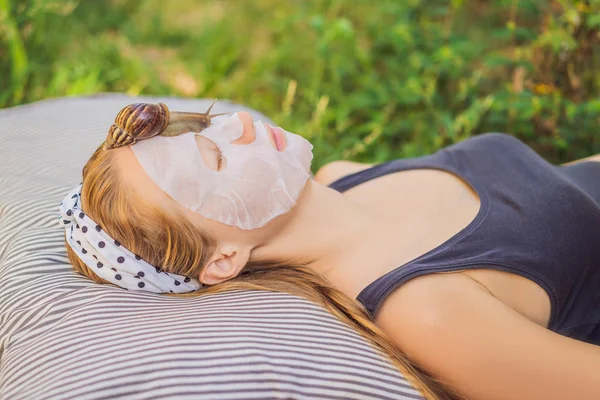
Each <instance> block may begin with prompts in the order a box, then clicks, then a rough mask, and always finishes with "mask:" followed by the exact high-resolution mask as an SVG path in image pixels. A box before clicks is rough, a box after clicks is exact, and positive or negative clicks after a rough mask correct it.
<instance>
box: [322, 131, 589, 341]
mask: <svg viewBox="0 0 600 400" xmlns="http://www.w3.org/2000/svg"><path fill="white" fill-rule="evenodd" d="M410 169H438V170H443V171H446V172H449V173H452V174H454V175H455V176H457V177H459V178H461V179H462V180H463V181H465V182H466V183H468V184H469V185H470V186H471V187H472V188H473V190H474V191H475V192H477V194H478V196H479V198H480V202H481V206H480V209H479V212H478V213H477V215H476V217H475V218H474V219H473V221H472V222H471V223H470V224H469V225H467V226H466V227H465V228H464V229H462V230H461V231H460V232H458V233H457V234H456V235H454V236H452V237H451V238H450V239H448V240H447V241H445V242H444V243H442V244H441V245H439V246H438V247H436V248H434V249H432V250H430V251H428V252H427V253H425V254H423V255H421V256H419V257H417V258H416V259H414V260H412V261H410V262H408V263H406V264H404V265H401V266H399V267H397V268H396V269H394V270H393V271H390V272H389V273H387V274H385V275H383V276H382V277H380V278H378V279H376V280H375V281H374V282H372V283H371V284H369V285H368V286H367V287H365V288H364V289H363V290H362V291H361V292H360V293H359V295H358V297H357V300H358V301H360V302H361V303H362V304H364V306H365V307H366V308H367V310H368V311H369V312H370V313H371V315H372V316H373V318H374V317H375V315H376V313H377V312H378V310H379V307H380V306H381V304H382V302H383V301H384V300H385V298H386V297H387V296H388V295H390V294H391V293H392V292H393V291H394V290H395V289H396V288H398V287H399V286H400V285H402V284H403V283H405V282H407V281H408V280H410V279H412V278H416V277H418V276H421V275H425V274H431V273H437V272H449V271H457V270H464V269H475V268H487V269H494V270H500V271H506V272H510V273H513V274H517V275H520V276H523V277H525V278H527V279H530V280H532V281H533V282H535V283H537V284H538V285H540V286H541V287H542V288H543V289H544V290H545V291H546V292H547V293H548V296H549V297H550V302H551V314H550V321H549V324H548V329H550V330H553V331H555V332H557V333H560V334H562V335H565V336H569V337H572V338H574V339H578V340H582V341H585V342H589V343H593V344H597V345H600V163H599V162H594V161H590V162H583V163H579V164H575V165H570V166H555V165H552V164H550V163H548V162H547V161H545V160H544V159H543V158H541V157H540V156H539V155H538V154H537V153H535V152H534V151H533V150H532V149H531V148H529V147H528V146H527V145H525V144H524V143H523V142H521V141H520V140H518V139H517V138H515V137H513V136H509V135H504V134H497V133H489V134H484V135H478V136H475V137H472V138H470V139H467V140H464V141H462V142H459V143H457V144H454V145H452V146H449V147H447V148H445V149H442V150H440V151H438V152H436V153H434V154H432V155H428V156H424V157H417V158H408V159H400V160H394V161H390V162H386V163H383V164H378V165H376V166H373V167H371V168H368V169H366V170H362V171H360V172H357V173H354V174H350V175H347V176H345V177H343V178H341V179H338V180H337V181H335V182H333V183H332V184H331V185H330V187H331V188H333V189H335V190H337V191H340V192H343V191H345V190H348V189H350V188H352V187H354V186H357V185H359V184H361V183H363V182H366V181H369V180H371V179H375V178H378V177H380V176H383V175H387V174H390V173H394V172H398V171H405V170H410Z"/></svg>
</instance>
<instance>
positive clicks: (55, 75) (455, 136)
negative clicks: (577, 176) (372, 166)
mask: <svg viewBox="0 0 600 400" xmlns="http://www.w3.org/2000/svg"><path fill="white" fill-rule="evenodd" d="M599 28H600V0H591V1H588V2H584V1H566V0H562V1H542V0H527V1H517V0H497V1H494V2H489V1H483V0H480V1H461V0H453V1H438V0H402V1H399V0H378V1H372V0H370V1H365V0H330V1H324V0H321V1H317V0H303V1H281V0H254V1H245V0H243V1H242V0H221V1H218V0H214V1H192V0H177V1H163V0H135V1H134V0H112V1H109V0H104V1H83V0H80V1H76V0H0V77H1V78H0V106H1V107H9V106H12V105H17V104H23V103H28V102H32V101H35V100H39V99H44V98H50V97H58V96H71V95H85V94H91V93H96V92H106V91H118V92H125V93H128V94H131V95H138V94H152V95H177V96H182V97H208V98H215V97H216V98H221V99H230V100H232V101H234V102H239V103H243V104H246V105H249V106H251V107H253V108H255V109H258V110H260V111H262V112H264V113H265V114H267V115H269V116H270V117H271V118H272V119H273V120H275V121H276V122H277V123H278V124H279V125H281V126H284V127H285V128H286V129H288V130H290V131H293V132H296V133H300V134H302V135H304V136H305V137H307V138H308V139H310V140H311V141H312V142H313V144H314V145H315V164H314V167H315V168H317V167H318V166H320V165H322V164H323V163H325V162H328V161H331V160H334V159H352V160H359V161H369V162H380V161H384V160H389V159H392V158H395V157H412V156H418V155H422V154H427V153H430V152H433V151H435V150H437V149H439V148H441V147H444V146H447V145H449V144H452V143H454V142H457V141H459V140H462V139H464V138H466V137H469V136H472V135H475V134H478V133H483V132H490V131H495V132H508V133H512V134H514V135H516V136H518V137H520V138H521V139H522V140H524V141H525V142H527V143H528V144H530V145H531V146H532V147H534V148H535V149H536V150H537V151H538V152H539V153H540V154H542V155H543V156H544V157H546V158H547V159H548V160H550V161H552V162H557V163H558V162H566V161H568V160H571V159H574V158H579V157H584V156H587V155H590V154H594V153H600V132H599V131H598V126H600V74H598V73H597V69H598V65H600V64H599V61H600V60H599V55H598V52H599V50H600V33H599Z"/></svg>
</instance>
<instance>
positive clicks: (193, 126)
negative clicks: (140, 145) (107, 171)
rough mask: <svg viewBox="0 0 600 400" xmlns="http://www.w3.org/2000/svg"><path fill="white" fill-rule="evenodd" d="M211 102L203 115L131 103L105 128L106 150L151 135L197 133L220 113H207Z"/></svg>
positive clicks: (163, 105) (147, 137)
mask: <svg viewBox="0 0 600 400" xmlns="http://www.w3.org/2000/svg"><path fill="white" fill-rule="evenodd" d="M214 104H215V102H213V103H212V104H211V105H210V107H209V108H208V110H206V112H204V113H193V112H177V111H175V112H171V111H169V108H168V107H167V106H166V105H165V104H164V103H158V104H149V103H135V104H129V105H128V106H125V107H123V108H122V109H121V111H119V113H118V114H117V116H116V118H115V122H114V123H113V124H112V125H111V126H110V128H109V129H108V135H107V137H106V141H105V144H104V148H105V149H106V150H110V149H116V148H119V147H123V146H128V145H132V144H134V143H137V142H139V141H140V140H145V139H150V138H152V137H154V136H158V135H161V136H178V135H181V134H183V133H186V132H201V131H202V130H204V129H206V128H207V127H208V126H210V124H211V119H212V118H214V117H217V116H219V115H223V114H210V110H211V109H212V107H213V105H214Z"/></svg>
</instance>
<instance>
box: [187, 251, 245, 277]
mask: <svg viewBox="0 0 600 400" xmlns="http://www.w3.org/2000/svg"><path fill="white" fill-rule="evenodd" d="M249 258H250V249H243V248H239V247H233V246H223V247H219V248H217V250H215V253H214V255H213V256H212V257H211V258H210V259H209V260H208V263H207V264H206V266H205V267H204V268H203V269H202V271H201V272H200V276H199V277H198V280H199V281H200V282H202V283H203V284H205V285H216V284H217V283H221V282H225V281H227V280H229V279H232V278H235V277H236V276H238V275H239V273H240V272H241V271H242V269H243V268H244V267H245V266H246V264H247V263H248V259H249Z"/></svg>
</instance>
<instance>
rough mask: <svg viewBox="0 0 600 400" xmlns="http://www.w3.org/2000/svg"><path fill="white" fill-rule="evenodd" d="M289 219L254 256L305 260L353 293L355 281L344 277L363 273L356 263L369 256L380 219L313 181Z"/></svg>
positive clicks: (336, 284)
mask: <svg viewBox="0 0 600 400" xmlns="http://www.w3.org/2000/svg"><path fill="white" fill-rule="evenodd" d="M287 217H288V219H287V220H286V221H285V223H284V224H283V226H282V228H281V229H280V230H277V232H276V233H274V234H273V235H272V236H271V237H270V238H269V240H268V241H267V242H266V243H265V244H264V245H262V246H259V247H257V248H256V249H255V250H254V252H253V258H254V259H255V260H277V261H279V260H287V261H289V262H291V263H301V264H306V265H308V266H309V267H311V268H313V269H314V270H315V271H316V272H318V273H319V274H321V275H323V276H325V277H326V278H328V279H330V281H331V282H332V284H334V286H336V287H338V288H339V289H341V290H342V291H344V292H346V293H347V294H354V293H353V292H354V291H356V287H355V286H356V284H353V283H350V281H349V278H348V277H347V275H348V274H353V275H355V276H357V277H358V275H361V274H364V273H366V272H365V271H362V270H364V268H362V269H360V266H361V265H364V264H363V263H364V262H365V261H367V260H368V259H369V258H370V253H372V250H370V249H371V248H372V247H369V246H370V245H369V243H372V242H373V239H375V236H376V233H378V232H379V229H378V228H379V227H381V224H382V222H383V221H382V220H381V217H379V216H376V215H375V214H374V213H372V212H370V210H369V209H368V208H366V207H363V206H362V205H361V204H360V203H357V202H354V201H352V200H350V199H348V198H347V197H345V196H344V195H342V194H341V193H339V192H337V191H335V190H333V189H330V188H328V187H326V186H324V185H322V184H319V183H317V182H314V181H312V180H311V181H309V182H308V183H307V187H306V189H305V191H304V192H303V194H302V196H301V198H300V199H299V202H298V204H297V205H296V206H295V207H294V208H293V209H292V210H291V211H290V215H288V216H287ZM367 283H368V282H367Z"/></svg>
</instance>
